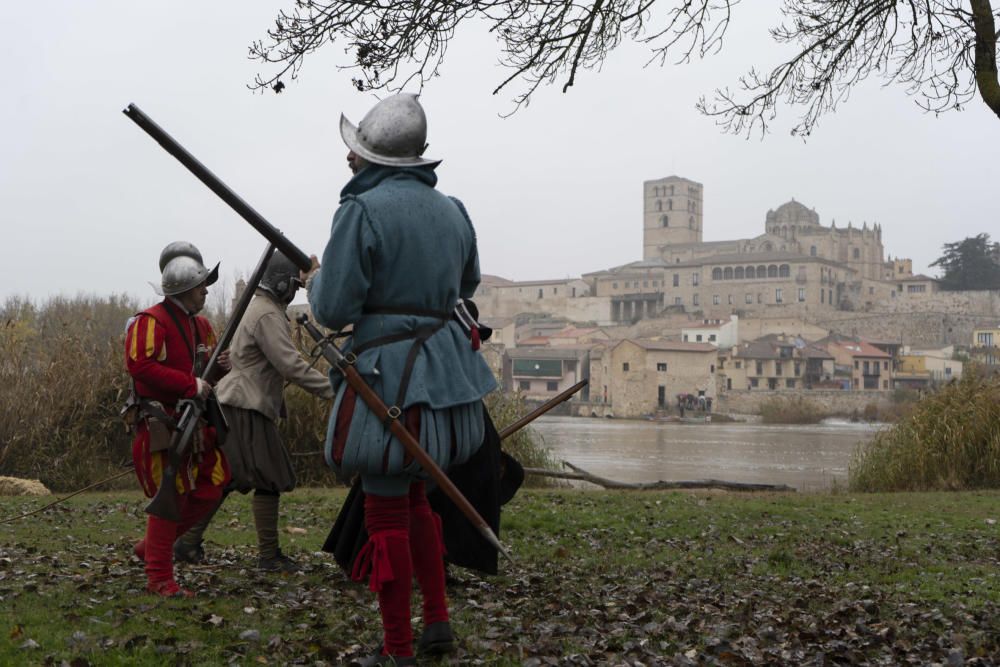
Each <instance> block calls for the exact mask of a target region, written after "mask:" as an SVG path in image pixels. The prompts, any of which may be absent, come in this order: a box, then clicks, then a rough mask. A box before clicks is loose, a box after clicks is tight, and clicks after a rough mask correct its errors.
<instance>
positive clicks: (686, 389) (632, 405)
mask: <svg viewBox="0 0 1000 667" xmlns="http://www.w3.org/2000/svg"><path fill="white" fill-rule="evenodd" d="M717 355H718V350H717V349H716V348H715V346H714V345H710V344H708V343H683V342H679V341H665V340H649V339H626V340H622V341H618V342H615V343H613V344H609V345H607V346H597V347H596V348H594V349H592V351H591V355H590V400H591V402H592V403H604V404H609V405H611V406H612V410H611V414H613V415H614V416H615V417H633V418H634V417H642V416H645V415H651V414H655V413H656V412H657V411H658V410H664V409H669V408H671V407H672V406H673V405H674V404H675V403H676V396H677V394H698V393H699V392H701V391H703V392H705V394H704V395H705V396H706V397H711V398H713V399H714V398H715V395H716V388H715V370H716V369H715V366H716V363H717Z"/></svg>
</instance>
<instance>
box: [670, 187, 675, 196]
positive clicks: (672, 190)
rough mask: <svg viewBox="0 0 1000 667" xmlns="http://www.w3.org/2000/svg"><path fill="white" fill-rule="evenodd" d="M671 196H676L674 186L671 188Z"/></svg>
mask: <svg viewBox="0 0 1000 667" xmlns="http://www.w3.org/2000/svg"><path fill="white" fill-rule="evenodd" d="M670 196H671V197H673V196H674V186H672V185H671V186H670Z"/></svg>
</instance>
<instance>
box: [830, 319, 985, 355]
mask: <svg viewBox="0 0 1000 667" xmlns="http://www.w3.org/2000/svg"><path fill="white" fill-rule="evenodd" d="M813 324H816V325H818V326H821V327H823V328H824V329H830V330H831V331H835V332H836V333H839V334H844V335H846V336H858V337H861V338H866V339H868V340H875V341H892V342H899V343H902V344H903V345H914V346H917V347H920V346H938V345H964V346H968V345H971V344H972V330H973V329H974V328H976V327H977V326H981V325H983V324H1000V312H998V314H997V315H994V316H986V315H982V314H972V313H955V312H912V313H894V312H882V313H873V312H869V313H846V312H842V313H831V314H830V315H827V316H824V317H819V318H816V319H814V320H813Z"/></svg>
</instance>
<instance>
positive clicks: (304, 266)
mask: <svg viewBox="0 0 1000 667" xmlns="http://www.w3.org/2000/svg"><path fill="white" fill-rule="evenodd" d="M123 113H124V114H125V115H126V116H128V117H129V118H130V119H131V120H132V121H133V122H134V123H135V124H136V125H138V126H139V127H141V128H142V129H143V131H145V133H146V134H148V135H149V136H151V137H152V138H153V139H154V140H155V141H156V143H158V144H160V146H162V147H163V149H164V150H165V151H167V152H168V153H170V154H171V155H173V156H174V157H175V158H177V160H178V161H179V162H180V163H181V164H183V165H184V166H185V167H187V169H188V171H190V172H191V173H192V174H194V175H195V177H197V179H198V180H199V181H201V182H202V183H204V184H205V185H206V186H208V189H209V190H211V191H212V192H214V193H215V194H217V195H219V197H220V198H221V199H222V201H224V202H226V203H227V204H229V206H230V207H232V209H233V210H234V211H236V212H237V213H239V215H240V217H241V218H243V219H244V220H246V221H247V222H249V223H250V225H251V226H252V227H253V228H254V229H256V230H257V231H258V232H260V233H261V235H262V236H263V237H264V238H266V239H267V240H268V241H270V242H271V243H273V244H274V247H276V248H277V249H278V250H280V251H281V252H282V253H284V254H285V256H286V257H288V259H290V260H292V262H294V263H295V265H296V266H297V267H299V268H300V269H301V270H303V271H308V270H309V269H310V268H311V267H312V262H311V261H310V259H309V257H308V256H307V255H306V254H305V253H304V252H302V250H300V249H299V248H298V247H297V246H296V245H295V244H294V243H292V242H291V241H289V240H288V237H286V236H285V235H284V234H282V233H281V231H279V230H278V229H277V228H275V227H274V225H272V224H271V223H270V222H268V221H267V220H265V219H264V216H262V215H261V214H260V213H258V212H257V211H255V210H254V208H253V207H252V206H250V204H248V203H246V202H245V201H243V198H242V197H240V196H239V195H238V194H236V193H235V192H233V191H232V190H231V189H230V188H229V186H228V185H226V184H225V183H223V182H222V181H221V180H220V179H219V177H218V176H216V175H215V174H213V173H212V172H211V171H210V170H209V169H208V167H206V166H205V165H203V164H202V163H201V162H200V161H199V160H198V158H196V157H195V156H193V155H191V154H190V153H188V152H187V150H186V149H185V148H184V147H183V146H181V145H180V144H179V143H177V141H176V140H175V139H174V138H173V137H171V136H170V135H169V134H167V132H166V130H164V129H163V128H162V127H160V126H159V125H157V124H156V122H154V121H153V119H152V118H150V117H149V116H147V115H146V114H144V113H143V112H142V110H141V109H140V108H139V107H137V106H136V105H134V104H129V105H128V107H126V108H125V109H124V110H123Z"/></svg>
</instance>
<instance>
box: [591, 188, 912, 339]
mask: <svg viewBox="0 0 1000 667" xmlns="http://www.w3.org/2000/svg"><path fill="white" fill-rule="evenodd" d="M703 202H704V186H702V184H701V183H697V182H695V181H691V180H689V179H686V178H681V177H679V176H670V177H667V178H661V179H658V180H653V181H646V182H645V183H644V184H643V258H642V260H641V261H638V262H632V263H629V264H626V265H623V266H619V267H615V268H612V269H608V270H605V271H597V272H594V273H589V274H586V275H584V276H583V279H584V280H585V281H587V282H588V283H589V284H590V285H591V287H592V289H591V294H593V295H594V296H606V297H608V298H610V300H611V318H610V319H611V320H613V321H634V320H636V319H643V318H648V317H654V316H656V314H658V313H660V312H662V311H663V310H664V309H668V308H670V307H671V306H673V307H678V308H683V309H685V310H687V311H692V310H699V311H701V312H703V313H704V314H705V315H707V316H712V317H716V316H723V315H726V314H729V313H733V312H744V313H747V312H760V311H762V310H767V309H768V308H769V307H773V306H782V307H783V309H784V308H787V307H788V306H792V307H794V308H798V309H802V310H826V309H846V310H853V309H855V308H864V307H865V306H866V305H870V304H871V303H872V302H874V301H877V300H882V299H887V298H892V297H893V296H894V294H893V292H894V286H893V284H891V283H890V282H889V281H892V280H895V279H899V278H902V277H905V272H906V271H907V270H908V267H909V266H910V264H909V262H907V261H906V260H895V261H892V262H886V260H885V257H884V250H883V247H882V229H881V227H880V226H879V225H873V226H871V227H869V226H868V225H867V224H865V225H862V226H861V227H860V228H857V227H853V226H852V225H850V224H848V225H847V226H846V227H837V226H836V224H835V223H831V224H830V226H829V227H826V226H823V225H822V224H820V220H819V215H818V214H817V213H816V211H815V210H812V209H810V208H808V207H806V206H805V205H803V204H801V203H799V202H797V201H795V200H792V201H789V202H787V203H785V204H782V205H781V206H779V207H778V208H777V209H775V210H770V211H768V212H767V214H766V215H765V217H764V225H763V227H764V229H763V233H762V234H760V235H758V236H754V237H751V238H744V239H734V240H730V241H708V242H706V241H703V240H702V229H703Z"/></svg>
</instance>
